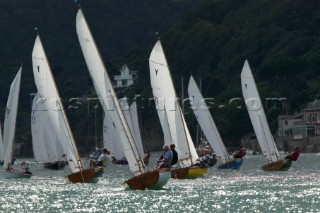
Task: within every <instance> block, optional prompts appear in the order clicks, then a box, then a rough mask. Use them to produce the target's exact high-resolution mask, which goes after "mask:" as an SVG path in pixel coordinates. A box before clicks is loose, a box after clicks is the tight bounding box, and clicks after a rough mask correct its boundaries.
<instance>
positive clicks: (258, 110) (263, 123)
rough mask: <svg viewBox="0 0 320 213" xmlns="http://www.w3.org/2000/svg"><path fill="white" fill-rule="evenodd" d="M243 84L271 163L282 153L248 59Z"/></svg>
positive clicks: (256, 130)
mask: <svg viewBox="0 0 320 213" xmlns="http://www.w3.org/2000/svg"><path fill="white" fill-rule="evenodd" d="M241 85H242V93H243V97H244V101H245V104H246V106H247V110H248V112H249V116H250V119H251V123H252V126H253V129H254V132H255V134H256V137H257V139H258V142H259V145H260V148H261V150H262V153H263V155H264V156H265V157H266V158H267V160H268V162H269V163H271V162H275V161H278V160H280V155H279V152H278V149H277V147H276V145H275V142H274V139H273V136H272V134H271V131H270V128H269V125H268V122H267V119H266V116H265V113H264V109H263V106H262V103H261V99H260V96H259V93H258V89H257V86H256V83H255V81H254V78H253V75H252V72H251V69H250V66H249V63H248V61H247V60H246V61H245V62H244V65H243V68H242V72H241Z"/></svg>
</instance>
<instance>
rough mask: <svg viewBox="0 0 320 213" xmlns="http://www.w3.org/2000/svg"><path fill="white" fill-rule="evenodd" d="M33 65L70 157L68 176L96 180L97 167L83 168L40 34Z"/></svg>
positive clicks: (55, 129) (59, 135)
mask: <svg viewBox="0 0 320 213" xmlns="http://www.w3.org/2000/svg"><path fill="white" fill-rule="evenodd" d="M32 66H33V75H34V80H35V84H36V86H37V90H38V93H39V95H40V97H41V99H42V101H43V103H44V107H45V108H46V109H47V113H48V118H49V120H50V123H51V125H52V127H53V130H52V131H54V132H55V133H56V134H57V136H58V141H60V142H61V146H62V147H63V152H64V153H65V154H66V155H67V158H68V165H69V167H70V169H71V172H72V173H71V174H69V175H67V176H66V177H67V178H68V180H69V181H70V182H72V183H84V182H91V181H96V180H94V179H95V172H96V171H95V169H94V168H89V169H84V168H83V165H82V162H81V160H80V155H79V153H78V149H77V147H76V144H75V141H74V138H73V135H72V132H71V129H70V126H69V122H68V120H67V117H66V114H65V111H64V108H63V105H62V102H61V98H60V95H59V93H58V89H57V87H56V84H55V81H54V78H53V75H52V71H51V68H50V66H49V62H48V60H47V56H46V54H45V51H44V48H43V45H42V42H41V40H40V36H39V35H37V37H36V40H35V43H34V47H33V51H32Z"/></svg>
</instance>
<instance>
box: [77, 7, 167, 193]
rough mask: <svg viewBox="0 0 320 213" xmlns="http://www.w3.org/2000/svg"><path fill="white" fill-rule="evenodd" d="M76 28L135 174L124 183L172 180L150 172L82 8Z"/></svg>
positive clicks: (155, 185)
mask: <svg viewBox="0 0 320 213" xmlns="http://www.w3.org/2000/svg"><path fill="white" fill-rule="evenodd" d="M76 29H77V34H78V38H79V42H80V46H81V49H82V53H83V55H84V58H85V61H86V64H87V67H88V70H89V73H90V76H91V79H92V81H93V85H94V87H95V90H96V93H97V95H98V98H99V100H100V103H101V105H102V107H103V109H104V112H105V113H106V114H107V113H108V114H109V116H110V117H111V119H112V122H113V123H114V125H115V128H116V129H117V130H118V132H119V133H120V134H119V136H120V142H121V143H122V148H123V152H124V155H125V157H126V158H127V160H128V165H129V168H130V170H131V172H132V173H133V174H134V177H132V178H130V179H128V180H126V181H125V182H124V183H126V184H128V186H129V187H130V188H131V189H141V190H143V189H146V188H148V189H159V188H162V187H163V186H164V185H166V184H167V182H168V181H169V179H170V172H169V171H159V170H153V171H147V169H146V166H145V164H144V162H143V158H142V156H140V154H139V151H138V148H137V144H136V142H135V139H134V136H133V133H132V132H131V131H130V129H129V126H128V124H127V122H126V119H125V117H124V115H123V112H122V110H121V107H120V104H119V100H118V98H117V96H116V94H115V91H114V89H113V87H112V84H111V80H110V78H109V75H108V73H107V70H106V67H105V66H104V63H103V61H102V58H101V56H100V53H99V50H98V48H97V46H96V44H95V41H94V39H93V37H92V34H91V32H90V29H89V26H88V24H87V22H86V20H85V17H84V15H83V13H82V10H81V9H79V10H78V13H77V17H76Z"/></svg>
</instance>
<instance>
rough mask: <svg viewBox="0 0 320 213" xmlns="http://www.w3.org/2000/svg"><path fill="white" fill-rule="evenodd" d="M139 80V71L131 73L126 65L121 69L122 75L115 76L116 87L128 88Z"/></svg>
mask: <svg viewBox="0 0 320 213" xmlns="http://www.w3.org/2000/svg"><path fill="white" fill-rule="evenodd" d="M136 78H137V71H131V70H130V69H129V68H128V66H127V65H126V64H125V65H123V66H122V67H121V69H120V75H115V76H114V80H115V81H116V85H115V87H118V88H119V87H128V86H131V85H132V84H133V81H134V80H135V79H136Z"/></svg>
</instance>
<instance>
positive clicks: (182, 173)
mask: <svg viewBox="0 0 320 213" xmlns="http://www.w3.org/2000/svg"><path fill="white" fill-rule="evenodd" d="M189 168H190V167H185V168H177V169H173V170H171V178H175V179H184V178H187V176H188V173H189Z"/></svg>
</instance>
